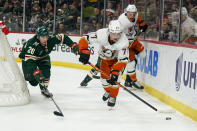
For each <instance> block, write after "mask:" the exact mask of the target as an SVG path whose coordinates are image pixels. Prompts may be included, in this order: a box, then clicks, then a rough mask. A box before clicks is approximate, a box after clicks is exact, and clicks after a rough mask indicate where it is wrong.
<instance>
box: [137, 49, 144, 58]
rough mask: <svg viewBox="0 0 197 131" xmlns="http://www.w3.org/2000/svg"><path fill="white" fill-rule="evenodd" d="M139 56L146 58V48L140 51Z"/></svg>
mask: <svg viewBox="0 0 197 131" xmlns="http://www.w3.org/2000/svg"><path fill="white" fill-rule="evenodd" d="M137 56H138V57H140V58H144V57H145V56H146V53H145V50H143V51H141V52H139V53H138V55H137Z"/></svg>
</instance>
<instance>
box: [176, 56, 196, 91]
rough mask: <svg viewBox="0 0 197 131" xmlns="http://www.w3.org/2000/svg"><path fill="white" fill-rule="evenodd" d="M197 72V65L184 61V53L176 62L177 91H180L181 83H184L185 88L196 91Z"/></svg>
mask: <svg viewBox="0 0 197 131" xmlns="http://www.w3.org/2000/svg"><path fill="white" fill-rule="evenodd" d="M196 72H197V63H194V62H190V61H186V60H185V61H183V53H182V54H181V55H180V56H179V57H178V59H177V61H176V73H175V86H176V91H179V90H180V87H181V83H183V84H184V86H185V87H189V88H191V89H194V90H195V89H196ZM182 81H183V82H182Z"/></svg>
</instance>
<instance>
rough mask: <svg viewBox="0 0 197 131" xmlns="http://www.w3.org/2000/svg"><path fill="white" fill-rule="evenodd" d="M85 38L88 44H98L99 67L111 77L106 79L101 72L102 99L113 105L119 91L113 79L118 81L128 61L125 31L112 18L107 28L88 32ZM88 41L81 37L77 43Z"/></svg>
mask: <svg viewBox="0 0 197 131" xmlns="http://www.w3.org/2000/svg"><path fill="white" fill-rule="evenodd" d="M87 39H88V41H89V43H90V44H91V43H96V44H99V57H100V59H101V63H100V69H101V70H102V71H103V72H105V73H106V74H107V75H109V76H111V79H107V77H106V76H105V75H103V74H101V82H102V85H103V88H104V90H105V93H104V95H103V101H107V100H108V103H107V105H108V106H110V107H113V106H115V103H116V97H117V95H118V92H119V86H117V85H116V84H115V81H118V78H120V76H121V73H122V71H123V69H124V68H125V66H126V64H127V63H128V57H129V49H128V46H129V41H128V39H127V37H126V35H125V33H123V32H122V31H121V27H120V22H119V21H118V20H112V21H111V22H110V23H109V27H108V28H103V29H100V30H98V31H96V32H95V33H90V34H89V35H88V38H87ZM88 41H87V40H86V39H85V38H82V39H80V41H79V44H80V45H85V44H88Z"/></svg>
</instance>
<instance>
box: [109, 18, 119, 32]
mask: <svg viewBox="0 0 197 131" xmlns="http://www.w3.org/2000/svg"><path fill="white" fill-rule="evenodd" d="M108 29H109V32H110V33H121V32H122V31H121V26H120V22H119V21H118V20H112V21H110V22H109V26H108Z"/></svg>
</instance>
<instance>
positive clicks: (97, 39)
mask: <svg viewBox="0 0 197 131" xmlns="http://www.w3.org/2000/svg"><path fill="white" fill-rule="evenodd" d="M88 35H89V42H90V44H93V43H96V44H99V56H100V57H101V58H102V59H105V60H112V59H115V58H117V59H118V60H119V61H128V57H129V49H128V46H129V41H128V39H127V37H126V35H125V34H124V33H122V34H121V37H120V39H119V40H118V41H117V42H116V43H113V44H112V45H111V44H110V43H109V31H108V29H107V28H103V29H100V30H98V31H96V32H94V33H90V34H88Z"/></svg>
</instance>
